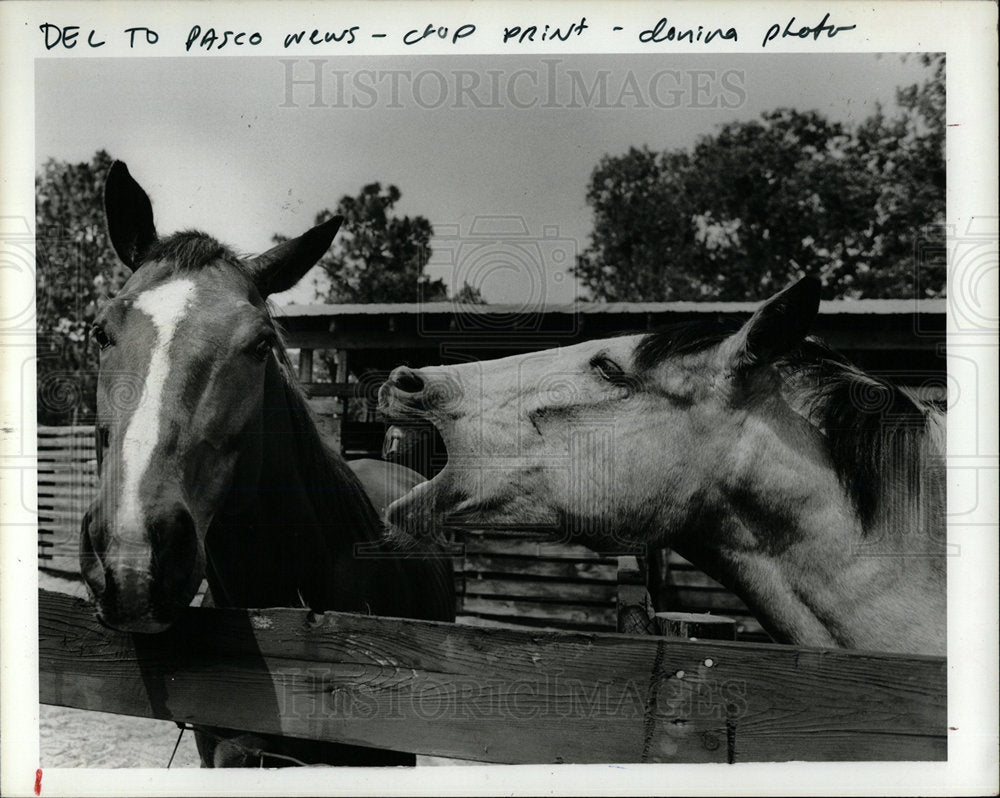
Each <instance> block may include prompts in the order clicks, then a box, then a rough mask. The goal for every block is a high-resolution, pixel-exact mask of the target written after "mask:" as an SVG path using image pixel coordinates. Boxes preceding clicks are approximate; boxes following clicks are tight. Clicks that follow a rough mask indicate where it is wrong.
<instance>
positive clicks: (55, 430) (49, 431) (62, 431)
mask: <svg viewBox="0 0 1000 798" xmlns="http://www.w3.org/2000/svg"><path fill="white" fill-rule="evenodd" d="M36 429H37V430H38V437H39V438H46V437H52V436H59V435H78V436H81V437H84V436H87V435H93V434H94V427H93V425H90V424H78V425H76V426H73V425H70V424H67V425H66V426H65V427H60V426H55V427H52V426H48V425H46V424H39V425H38V427H37V428H36Z"/></svg>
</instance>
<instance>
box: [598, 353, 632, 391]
mask: <svg viewBox="0 0 1000 798" xmlns="http://www.w3.org/2000/svg"><path fill="white" fill-rule="evenodd" d="M590 367H591V368H592V369H593V370H594V371H596V372H597V376H599V377H600V378H601V379H602V380H604V381H605V382H610V383H611V384H612V385H617V386H619V387H623V388H628V387H632V386H633V379H632V377H631V376H630V375H628V374H626V373H625V369H623V368H622V367H621V366H619V365H618V364H617V363H615V361H613V360H612V359H611V358H610V357H608V356H607V355H595V356H594V357H593V358H592V359H591V361H590Z"/></svg>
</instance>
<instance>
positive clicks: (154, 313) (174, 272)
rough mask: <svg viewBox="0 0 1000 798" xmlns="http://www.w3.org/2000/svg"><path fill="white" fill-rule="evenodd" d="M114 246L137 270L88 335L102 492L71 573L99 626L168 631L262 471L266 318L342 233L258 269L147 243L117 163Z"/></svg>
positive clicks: (211, 246) (272, 336)
mask: <svg viewBox="0 0 1000 798" xmlns="http://www.w3.org/2000/svg"><path fill="white" fill-rule="evenodd" d="M105 209H106V212H107V221H108V231H109V234H110V238H111V242H112V244H113V245H114V248H115V251H116V252H117V253H118V256H119V258H121V260H122V262H123V263H125V265H126V266H128V267H129V268H131V269H132V270H133V273H132V275H131V277H130V278H129V280H128V282H127V283H126V284H125V286H124V287H123V288H122V290H121V292H120V293H119V294H118V295H117V296H116V297H115V298H114V299H113V300H112V301H110V302H109V303H108V304H107V305H106V306H105V307H104V308H103V310H102V311H101V313H100V314H99V316H98V318H97V319H96V321H95V324H94V328H93V330H92V335H93V338H94V339H95V340H96V342H97V344H98V345H99V346H100V348H101V350H102V351H101V363H100V375H99V378H98V388H97V415H98V421H97V436H98V441H97V446H98V462H99V464H100V472H101V479H100V488H99V493H98V497H97V499H96V500H95V501H94V502H93V504H92V505H91V506H90V508H89V509H88V511H87V513H86V515H85V517H84V519H83V524H82V530H81V549H80V563H81V570H82V573H83V576H84V578H85V580H86V582H87V585H88V586H89V588H90V590H91V592H92V593H93V596H94V598H95V601H96V604H97V611H98V615H99V617H100V618H101V620H102V621H104V622H105V623H106V624H108V625H109V626H113V627H115V628H119V629H123V630H129V631H138V632H156V631H160V630H162V629H165V628H166V627H167V626H169V625H170V623H171V622H172V621H173V620H174V619H175V617H176V615H177V613H178V612H179V611H180V610H181V609H183V608H184V607H186V606H187V605H188V604H189V603H190V602H191V600H192V598H193V597H194V595H195V593H196V591H197V588H198V585H199V584H200V582H201V580H202V578H203V575H204V558H205V553H204V552H205V549H204V537H205V533H206V531H207V529H208V527H209V524H210V523H211V521H212V518H213V516H214V515H215V514H216V512H217V511H218V510H219V509H220V506H221V504H222V503H223V501H224V500H227V497H228V500H232V499H231V494H235V495H237V496H238V494H239V491H232V490H231V488H232V487H233V486H234V483H237V482H239V481H241V480H246V481H247V482H249V481H251V480H253V478H254V477H255V476H256V472H257V470H258V469H259V465H260V419H261V410H262V397H263V386H264V380H265V371H266V370H267V369H269V368H277V364H276V361H275V359H274V355H273V352H272V345H273V344H274V343H275V342H276V332H275V329H274V326H273V324H272V322H271V318H270V315H269V314H268V312H267V308H266V306H265V298H266V296H267V295H268V294H270V293H273V292H277V291H283V290H285V289H287V288H290V287H291V286H292V285H294V284H295V283H296V282H297V281H298V280H299V278H301V276H302V275H303V274H304V273H305V272H306V271H307V270H308V269H309V268H310V267H311V266H313V264H314V263H315V262H316V261H317V260H318V259H319V258H320V257H321V256H322V255H323V253H324V252H325V251H326V250H327V248H328V247H329V245H330V242H331V241H332V240H333V236H334V235H335V234H336V231H337V228H338V227H339V226H340V221H341V220H340V219H339V218H335V219H331V220H330V221H328V222H326V223H324V224H322V225H319V226H318V227H315V228H313V229H312V230H310V231H309V232H307V233H306V234H305V235H303V236H301V237H300V238H297V239H294V240H292V241H289V242H286V243H284V244H281V245H279V246H277V247H275V248H274V249H272V250H271V251H269V252H267V253H265V254H264V255H260V256H258V257H256V258H251V259H241V258H238V257H237V256H236V255H234V254H233V253H232V252H231V251H229V250H228V249H226V248H225V247H223V246H222V245H220V244H218V243H217V242H216V241H214V240H213V239H211V238H209V237H208V236H205V235H203V234H201V233H193V232H187V233H179V234H176V235H174V236H171V237H169V238H166V239H164V240H160V239H159V238H158V237H157V234H156V231H155V228H154V225H153V213H152V207H151V204H150V201H149V198H148V197H147V196H146V193H145V192H144V191H143V190H142V188H141V187H140V186H139V185H138V183H136V182H135V180H133V179H132V177H131V175H130V174H129V172H128V169H126V167H125V165H124V164H123V163H121V162H116V163H115V164H114V165H113V166H112V168H111V171H110V172H109V174H108V178H107V184H106V186H105Z"/></svg>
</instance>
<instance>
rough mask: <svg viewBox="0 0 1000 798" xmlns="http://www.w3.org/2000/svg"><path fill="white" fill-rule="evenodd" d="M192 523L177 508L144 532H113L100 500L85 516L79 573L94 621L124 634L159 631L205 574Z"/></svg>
mask: <svg viewBox="0 0 1000 798" xmlns="http://www.w3.org/2000/svg"><path fill="white" fill-rule="evenodd" d="M203 558H204V555H203V554H202V551H201V546H200V545H199V541H198V535H197V532H196V528H195V523H194V519H193V518H192V517H191V514H190V513H189V512H188V511H187V510H186V509H185V508H184V507H183V506H182V505H180V504H176V505H174V506H172V507H170V508H168V509H166V510H165V511H163V512H160V513H157V515H156V516H155V517H153V518H149V519H147V523H146V528H145V529H143V530H123V529H117V528H115V525H114V524H112V523H110V522H109V520H108V517H107V514H106V513H105V512H104V511H103V506H102V502H101V500H100V499H98V500H97V501H95V502H94V504H93V505H91V507H90V509H89V510H88V511H87V514H86V515H85V516H84V518H83V523H82V529H81V534H80V570H81V573H82V574H83V578H84V580H85V581H86V583H87V586H88V587H89V588H90V591H91V593H92V594H93V596H94V601H95V604H96V606H97V615H98V618H99V619H100V620H101V621H102V622H103V623H104V624H106V625H107V626H110V627H112V628H114V629H118V630H121V631H127V632H143V633H152V632H162V631H164V630H165V629H167V628H168V627H169V626H170V625H171V624H172V623H173V622H174V621H175V620H176V619H177V617H178V615H179V614H180V613H181V612H182V611H183V610H184V608H185V607H187V606H188V605H189V604H190V603H191V600H192V599H193V598H194V595H195V593H196V592H197V590H198V586H199V584H200V583H201V579H202V575H203V571H204V559H203Z"/></svg>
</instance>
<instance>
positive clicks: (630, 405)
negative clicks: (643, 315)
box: [380, 280, 819, 543]
mask: <svg viewBox="0 0 1000 798" xmlns="http://www.w3.org/2000/svg"><path fill="white" fill-rule="evenodd" d="M818 305H819V291H818V285H817V284H816V283H815V282H814V281H812V280H804V281H802V282H800V283H799V284H797V285H795V286H793V287H792V288H789V289H787V290H786V291H785V292H784V293H782V294H779V295H778V296H776V297H774V298H773V299H771V300H770V301H769V302H767V303H766V304H765V305H764V306H763V307H761V308H760V309H759V310H758V311H757V313H756V314H755V315H754V317H753V318H752V319H751V320H750V321H749V322H748V323H747V324H746V325H745V326H744V327H743V328H742V329H740V330H738V331H734V330H733V329H729V330H728V333H731V335H726V334H724V333H721V332H718V331H716V330H712V331H709V332H706V330H704V329H699V328H690V329H686V330H683V331H679V332H678V334H677V336H676V337H674V338H673V340H672V341H670V342H664V341H663V340H657V339H655V338H650V337H649V336H645V335H627V336H622V337H619V338H611V339H606V340H595V341H588V342H586V343H581V344H576V345H574V346H568V347H565V348H561V349H553V350H548V351H544V352H537V353H531V354H526V355H518V356H514V357H508V358H504V359H502V360H495V361H489V362H482V363H469V364H462V365H458V366H445V367H436V368H422V369H417V370H414V369H409V368H406V367H400V368H397V369H396V370H395V371H394V372H393V373H392V375H391V376H390V379H389V380H388V381H387V382H386V383H385V384H384V385H383V387H382V389H381V394H380V400H381V408H380V409H381V410H382V412H383V413H384V414H385V415H386V416H387V417H388V418H389V419H398V420H401V421H402V420H409V421H413V420H414V419H422V420H430V421H432V422H433V423H434V424H435V426H437V428H438V429H439V430H440V432H441V435H442V437H443V439H444V441H445V444H446V446H447V449H448V465H447V466H446V468H445V469H444V470H443V471H442V472H441V474H439V475H438V477H436V478H435V479H434V480H432V481H431V482H428V483H425V484H423V485H421V486H418V488H417V490H416V491H415V492H414V493H411V494H409V495H408V496H405V497H404V498H403V499H401V500H400V501H399V502H397V503H396V504H395V505H394V506H393V507H392V508H390V511H389V512H390V520H392V521H393V522H394V523H396V524H397V525H400V526H401V527H402V528H404V529H410V530H411V531H413V532H414V533H421V532H426V531H427V529H428V528H429V527H432V526H434V525H435V524H440V523H442V522H444V523H446V524H450V523H462V524H469V525H470V526H473V527H475V526H477V525H483V524H489V525H490V526H494V527H496V526H510V527H515V528H516V527H521V528H526V529H527V528H533V529H538V528H544V527H561V528H564V529H565V528H567V526H568V528H570V529H571V530H572V531H573V532H575V533H578V534H581V535H583V536H586V537H593V538H596V539H604V540H605V541H606V542H608V543H613V542H614V540H615V539H617V540H618V541H619V542H635V541H636V540H639V539H643V538H646V537H648V536H652V535H653V534H654V532H655V531H657V530H658V529H659V528H661V527H662V526H663V523H664V522H669V525H670V526H671V527H673V528H678V527H682V526H683V525H684V524H685V523H686V522H687V520H688V518H687V516H688V515H689V514H690V513H692V512H694V511H695V510H696V505H697V497H698V494H699V493H700V492H701V491H702V490H703V486H705V485H707V484H711V483H714V481H715V480H714V479H713V477H714V476H715V474H716V472H717V469H718V468H719V465H720V463H721V462H722V461H724V460H726V461H728V460H730V459H732V458H733V457H734V456H740V454H739V453H740V451H741V449H740V446H739V445H738V444H739V441H740V439H741V438H745V437H746V435H747V433H748V430H746V429H745V425H746V421H747V418H748V415H749V414H750V412H751V410H752V408H753V407H755V406H758V405H760V403H761V402H762V401H766V398H768V397H772V396H774V397H777V396H778V390H777V385H776V383H775V380H774V379H773V374H772V373H771V371H770V370H769V369H768V365H769V363H770V362H771V361H772V360H774V359H776V358H778V357H779V356H781V355H782V354H784V353H785V352H786V351H787V350H789V349H791V348H793V347H795V346H796V345H798V344H799V343H800V342H801V341H802V339H803V337H804V336H805V334H806V332H807V329H808V327H809V324H810V323H811V321H812V319H813V317H814V316H815V314H816V312H817V309H818ZM664 346H669V348H670V351H669V352H661V351H659V350H660V349H662V348H663V347H664ZM762 388H763V390H762ZM749 456H751V457H758V456H759V454H753V455H749ZM668 497H669V498H668ZM664 513H665V514H666V515H667V516H669V518H666V517H664V516H663V514H664Z"/></svg>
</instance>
